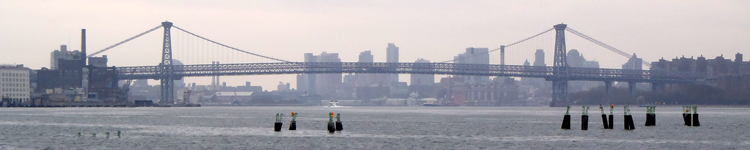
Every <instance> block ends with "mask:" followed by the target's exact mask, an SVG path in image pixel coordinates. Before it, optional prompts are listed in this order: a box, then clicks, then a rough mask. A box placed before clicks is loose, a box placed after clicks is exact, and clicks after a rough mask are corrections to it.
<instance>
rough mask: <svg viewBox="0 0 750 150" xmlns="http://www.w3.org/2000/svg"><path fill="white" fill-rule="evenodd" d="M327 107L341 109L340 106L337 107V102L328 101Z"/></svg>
mask: <svg viewBox="0 0 750 150" xmlns="http://www.w3.org/2000/svg"><path fill="white" fill-rule="evenodd" d="M328 107H341V106H339V101H330V102H328Z"/></svg>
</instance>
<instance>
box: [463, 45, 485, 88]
mask: <svg viewBox="0 0 750 150" xmlns="http://www.w3.org/2000/svg"><path fill="white" fill-rule="evenodd" d="M488 53H489V49H488V48H486V47H482V48H474V47H469V48H466V52H465V53H463V54H459V55H458V56H456V57H454V60H456V61H455V62H454V63H459V64H480V65H489V64H490V55H489V54H488ZM487 67H489V66H487ZM487 69H489V68H487ZM461 78H463V79H464V82H466V83H469V84H480V83H487V82H490V77H489V76H461Z"/></svg>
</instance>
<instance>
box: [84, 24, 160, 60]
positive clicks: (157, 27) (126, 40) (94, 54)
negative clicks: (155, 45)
mask: <svg viewBox="0 0 750 150" xmlns="http://www.w3.org/2000/svg"><path fill="white" fill-rule="evenodd" d="M161 27H162V25H159V26H156V27H154V28H151V29H149V30H147V31H146V32H143V33H141V34H138V35H135V36H133V37H130V38H128V39H125V40H124V41H122V42H119V43H117V44H115V45H112V46H109V47H107V48H104V49H102V50H99V51H96V52H94V53H91V54H89V55H88V56H86V57H94V56H96V55H97V54H99V53H102V52H105V51H107V50H109V49H112V48H115V47H117V46H120V45H122V44H125V43H127V42H129V41H131V40H133V39H136V38H138V37H141V36H143V35H146V34H148V33H151V32H153V31H154V30H156V29H159V28H161Z"/></svg>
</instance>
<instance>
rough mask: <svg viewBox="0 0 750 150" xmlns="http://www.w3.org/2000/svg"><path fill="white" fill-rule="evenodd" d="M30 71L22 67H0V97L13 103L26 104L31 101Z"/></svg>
mask: <svg viewBox="0 0 750 150" xmlns="http://www.w3.org/2000/svg"><path fill="white" fill-rule="evenodd" d="M30 71H31V69H29V68H26V67H23V65H0V89H2V90H0V97H2V98H8V99H10V100H11V101H14V102H21V103H27V102H29V101H30V100H31V98H30V97H31V96H30V94H31V85H30V84H31V83H30V82H29V72H30Z"/></svg>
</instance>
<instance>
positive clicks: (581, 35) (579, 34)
mask: <svg viewBox="0 0 750 150" xmlns="http://www.w3.org/2000/svg"><path fill="white" fill-rule="evenodd" d="M565 30H567V31H568V32H570V33H573V34H575V35H577V36H579V37H581V38H583V39H586V40H588V41H590V42H592V43H594V44H596V45H599V46H602V47H604V48H606V49H607V50H610V51H612V52H615V53H617V54H620V55H622V56H625V57H627V58H630V57H633V55H631V54H628V53H626V52H624V51H621V50H619V49H617V48H614V47H612V46H609V45H607V44H605V43H604V42H601V41H599V40H596V39H594V38H592V37H589V36H586V35H585V34H583V33H581V32H578V31H576V30H573V29H571V28H570V27H567V28H565ZM641 62H643V65H646V66H648V67H651V63H650V62H648V61H646V60H643V59H641ZM653 69H657V70H659V71H664V72H665V73H667V74H669V75H674V76H677V77H679V78H682V79H685V80H690V79H688V78H687V77H686V76H685V75H683V74H680V73H676V72H672V71H669V70H665V69H661V68H658V67H657V68H653ZM693 82H694V83H698V81H693Z"/></svg>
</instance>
